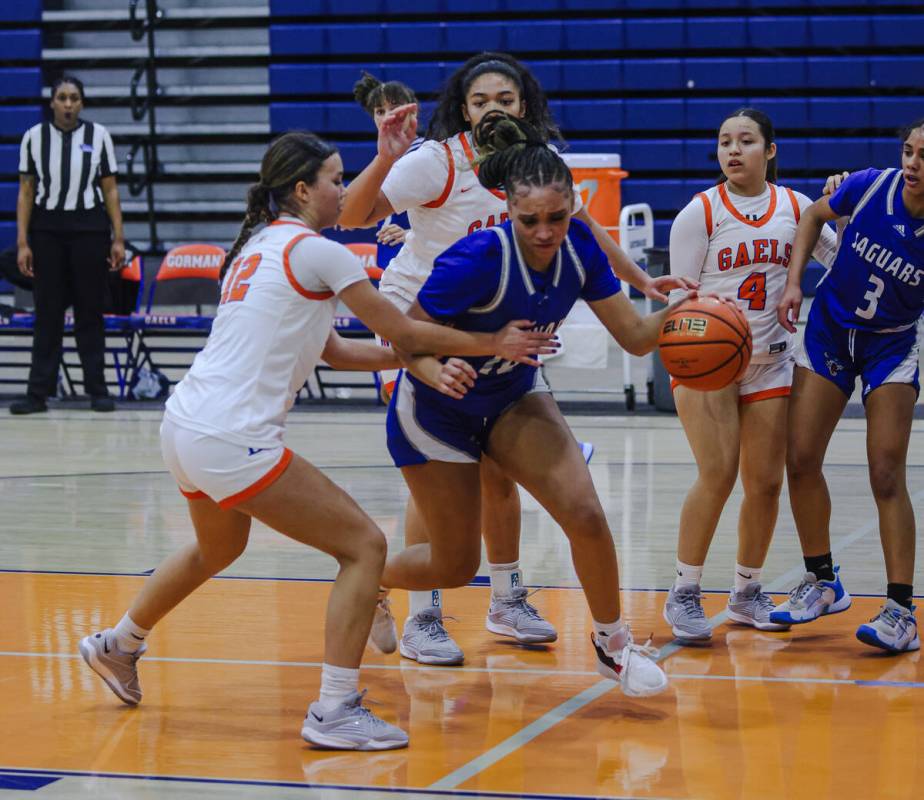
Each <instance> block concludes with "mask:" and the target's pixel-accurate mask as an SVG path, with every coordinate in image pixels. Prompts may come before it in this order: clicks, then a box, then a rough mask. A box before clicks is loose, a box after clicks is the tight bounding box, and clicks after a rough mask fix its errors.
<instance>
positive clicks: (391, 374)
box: [375, 285, 414, 397]
mask: <svg viewBox="0 0 924 800" xmlns="http://www.w3.org/2000/svg"><path fill="white" fill-rule="evenodd" d="M379 294H381V295H382V297H384V298H385V299H386V300H388V302H389V303H391V304H392V305H393V306H395V307H396V308H397V309H398V310H399V311H400V312H401V313H402V314H407V312H408V309H410V307H411V306H412V305H414V301H413V300H408V299H407V297H406V295H405V294H404V293H402V292H400V291H398V290H395V289H392V287H390V286H381V285H380V286H379ZM375 341H376V343H378V344H379V345H381V346H382V347H391V342H389V341H388V340H387V339H383V338H382V337H381V336H379V335H378V334H376V335H375ZM400 372H401V370H398V369H385V370H382V371H381V372H380V373H379V380H380V381H381V382H382V391H383V392H385V393H387V394H388V396H389V397H390V396H391V393H392V392H393V391H394V389H395V381H397V380H398V375H399V374H400Z"/></svg>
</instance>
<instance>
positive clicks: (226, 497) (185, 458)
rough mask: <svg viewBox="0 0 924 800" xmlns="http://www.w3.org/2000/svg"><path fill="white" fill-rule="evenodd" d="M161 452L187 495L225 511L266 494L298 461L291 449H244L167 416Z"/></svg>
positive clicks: (162, 430)
mask: <svg viewBox="0 0 924 800" xmlns="http://www.w3.org/2000/svg"><path fill="white" fill-rule="evenodd" d="M160 450H161V453H162V454H163V457H164V463H165V464H166V465H167V469H169V470H170V474H171V475H173V479H174V480H175V481H176V482H177V485H178V486H179V487H180V492H181V493H182V494H183V496H184V497H186V498H188V499H189V500H198V499H201V498H204V497H207V498H209V499H210V500H213V501H214V502H216V503H217V504H218V505H219V506H220V507H221V508H223V509H229V508H234V506H236V505H238V504H240V503H243V502H244V501H245V500H249V499H250V498H251V497H253V496H254V495H255V494H258V493H259V492H262V491H263V490H264V489H265V488H266V487H267V486H269V485H270V484H271V483H273V481H275V480H276V479H277V478H278V477H279V476H280V475H282V473H283V472H284V471H285V469H286V467H288V466H289V462H290V461H291V460H292V451H291V450H289V448H288V447H283V446H282V445H279V446H277V447H271V448H265V449H254V448H251V447H244V446H243V445H239V444H233V443H231V442H226V441H225V440H224V439H218V438H216V437H214V436H209V435H208V434H205V433H199V431H193V430H190V429H189V428H184V427H182V426H180V425H178V424H177V423H176V422H174V421H173V420H171V419H169V418H167V417H164V421H163V422H162V423H161V425H160Z"/></svg>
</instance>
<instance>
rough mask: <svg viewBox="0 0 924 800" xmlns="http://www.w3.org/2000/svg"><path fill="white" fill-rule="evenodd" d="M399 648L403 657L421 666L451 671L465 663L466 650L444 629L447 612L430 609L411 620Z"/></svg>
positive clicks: (407, 623) (406, 625)
mask: <svg viewBox="0 0 924 800" xmlns="http://www.w3.org/2000/svg"><path fill="white" fill-rule="evenodd" d="M398 647H399V650H400V651H401V655H403V656H404V657H405V658H410V659H413V660H414V661H417V662H418V663H420V664H438V665H441V666H444V667H449V666H456V665H458V664H461V663H462V662H463V661H464V660H465V655H464V654H463V652H462V649H461V648H460V647H459V645H457V644H456V643H455V642H454V641H453V640H452V637H451V636H450V635H449V632H448V631H447V630H446V628H445V627H444V626H443V612H442V609H439V608H428V609H425V610H424V611H421V612H420V613H419V614H417V615H416V616H413V617H408V620H407V622H405V623H404V635H403V636H402V637H401V643H400V644H399V646H398Z"/></svg>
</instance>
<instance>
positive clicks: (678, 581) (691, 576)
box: [674, 558, 703, 589]
mask: <svg viewBox="0 0 924 800" xmlns="http://www.w3.org/2000/svg"><path fill="white" fill-rule="evenodd" d="M702 579H703V565H702V564H700V565H699V566H698V567H697V566H694V565H693V564H684V563H683V562H682V561H681V560H680V559H679V558H678V559H677V577H676V578H675V579H674V588H675V589H679V588H680V587H681V586H699V585H700V583H701V581H702Z"/></svg>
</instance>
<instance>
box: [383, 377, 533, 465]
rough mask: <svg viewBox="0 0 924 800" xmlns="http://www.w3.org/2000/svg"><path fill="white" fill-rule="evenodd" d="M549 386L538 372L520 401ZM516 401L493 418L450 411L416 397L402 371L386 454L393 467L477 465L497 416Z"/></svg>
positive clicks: (391, 407)
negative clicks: (430, 463) (432, 463)
mask: <svg viewBox="0 0 924 800" xmlns="http://www.w3.org/2000/svg"><path fill="white" fill-rule="evenodd" d="M548 391H549V387H548V384H547V383H546V382H545V380H544V379H543V377H542V373H541V372H540V371H539V370H536V371H535V378H534V380H533V384H532V386H531V387H529V388H528V389H527V390H526V391H525V392H524V393H523V394H522V395H520V397H524V396H525V395H527V394H532V393H533V392H548ZM518 399H519V398H517V399H514V400H513V401H511V402H508V403H507V405H506V406H505V407H504V408H502V409H500V410H499V411H498V412H497V413H496V414H493V415H492V416H488V417H480V416H475V415H474V414H469V413H464V412H462V411H459V410H457V409H455V408H453V407H452V406H451V405H450V404H449V403H442V402H433V401H432V400H429V399H427V398H426V397H425V396H418V394H417V392H416V391H415V387H414V383H413V382H412V381H409V380H408V379H407V376H406V375H405V374H404V371H403V370H402V372H401V375H400V376H399V377H398V382H397V383H396V384H395V390H394V392H393V393H392V396H391V402H390V403H389V404H388V416H387V418H386V423H385V426H386V429H387V431H388V452H389V453H391V458H392V461H394V462H395V466H396V467H408V466H411V465H414V464H426V463H427V462H428V461H448V462H450V463H455V464H477V463H478V462H480V461H481V456H482V453H484V452H485V449H486V448H487V445H488V437H489V436H490V435H491V431H492V430H493V428H494V425H495V424H496V423H497V420H498V419H499V418H500V416H501V415H502V414H503V413H504V412H505V411H507V410H508V409H509V408H510V407H511V406H512V405H513V404H514V403H516V402H517V400H518Z"/></svg>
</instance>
